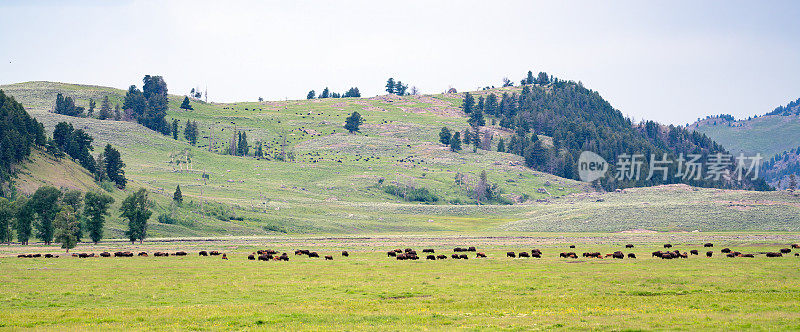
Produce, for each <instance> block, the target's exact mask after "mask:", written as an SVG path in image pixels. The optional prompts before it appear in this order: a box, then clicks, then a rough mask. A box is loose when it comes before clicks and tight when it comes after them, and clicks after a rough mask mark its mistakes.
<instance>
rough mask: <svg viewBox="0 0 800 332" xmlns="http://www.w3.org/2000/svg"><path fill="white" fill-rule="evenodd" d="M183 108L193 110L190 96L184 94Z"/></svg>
mask: <svg viewBox="0 0 800 332" xmlns="http://www.w3.org/2000/svg"><path fill="white" fill-rule="evenodd" d="M181 108H182V109H185V110H187V111H188V110H193V109H194V108H193V107H192V104H191V102H190V101H189V96H183V102H182V103H181Z"/></svg>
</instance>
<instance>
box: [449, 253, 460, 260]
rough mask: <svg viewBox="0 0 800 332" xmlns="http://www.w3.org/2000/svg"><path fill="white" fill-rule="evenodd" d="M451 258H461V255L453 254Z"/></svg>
mask: <svg viewBox="0 0 800 332" xmlns="http://www.w3.org/2000/svg"><path fill="white" fill-rule="evenodd" d="M450 258H452V259H459V258H461V257H459V256H458V254H452V255H450Z"/></svg>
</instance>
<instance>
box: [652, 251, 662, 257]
mask: <svg viewBox="0 0 800 332" xmlns="http://www.w3.org/2000/svg"><path fill="white" fill-rule="evenodd" d="M663 254H664V253H662V252H661V250H659V251H653V257H661V256H662V255H663Z"/></svg>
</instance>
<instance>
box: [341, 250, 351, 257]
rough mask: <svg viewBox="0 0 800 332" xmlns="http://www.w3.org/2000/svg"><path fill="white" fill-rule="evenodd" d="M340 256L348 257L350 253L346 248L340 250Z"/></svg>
mask: <svg viewBox="0 0 800 332" xmlns="http://www.w3.org/2000/svg"><path fill="white" fill-rule="evenodd" d="M342 257H350V253H349V252H347V250H345V251H342Z"/></svg>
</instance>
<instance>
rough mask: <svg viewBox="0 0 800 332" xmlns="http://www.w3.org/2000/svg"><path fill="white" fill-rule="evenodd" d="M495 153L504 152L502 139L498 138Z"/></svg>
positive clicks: (504, 147)
mask: <svg viewBox="0 0 800 332" xmlns="http://www.w3.org/2000/svg"><path fill="white" fill-rule="evenodd" d="M497 152H506V145H505V142H503V138H502V137H500V140H499V141H498V142H497Z"/></svg>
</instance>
